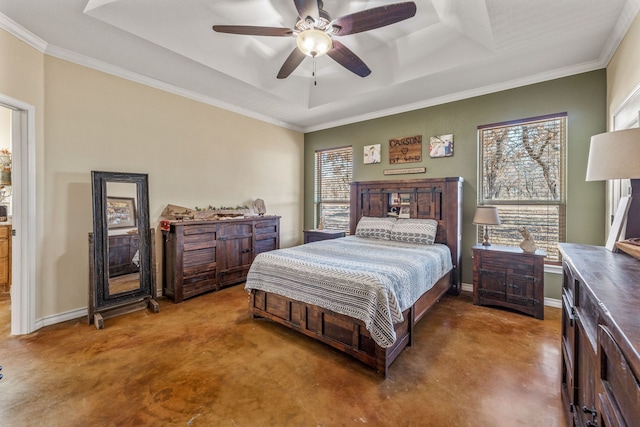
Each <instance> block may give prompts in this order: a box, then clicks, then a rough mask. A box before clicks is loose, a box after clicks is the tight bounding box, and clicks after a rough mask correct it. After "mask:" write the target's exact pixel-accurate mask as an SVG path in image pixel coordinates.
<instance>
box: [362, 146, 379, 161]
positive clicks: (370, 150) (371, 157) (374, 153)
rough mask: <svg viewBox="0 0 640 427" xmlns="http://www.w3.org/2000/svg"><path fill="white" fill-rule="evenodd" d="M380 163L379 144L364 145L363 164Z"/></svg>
mask: <svg viewBox="0 0 640 427" xmlns="http://www.w3.org/2000/svg"><path fill="white" fill-rule="evenodd" d="M371 163H380V144H374V145H365V146H364V164H365V165H368V164H371Z"/></svg>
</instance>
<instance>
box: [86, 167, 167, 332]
mask: <svg viewBox="0 0 640 427" xmlns="http://www.w3.org/2000/svg"><path fill="white" fill-rule="evenodd" d="M91 184H92V189H93V233H91V234H90V235H89V247H90V251H89V267H90V268H89V276H90V277H89V313H88V321H89V323H94V324H95V326H96V328H98V329H102V328H103V327H104V319H106V318H109V317H112V316H116V315H119V314H124V313H129V312H131V311H134V310H139V309H142V308H149V309H150V310H151V311H153V312H155V313H157V312H158V311H159V307H158V303H157V302H156V300H155V298H154V294H155V277H154V276H155V275H154V273H153V265H154V260H153V258H154V250H153V249H154V248H153V246H154V245H153V229H151V227H150V224H149V189H148V177H147V175H146V174H136V173H122V172H98V171H92V172H91Z"/></svg>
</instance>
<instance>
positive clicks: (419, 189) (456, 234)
mask: <svg viewBox="0 0 640 427" xmlns="http://www.w3.org/2000/svg"><path fill="white" fill-rule="evenodd" d="M463 181H464V179H463V178H462V177H450V178H427V179H407V180H391V181H364V182H352V183H351V204H350V221H349V230H350V233H351V234H355V232H356V226H357V225H358V221H359V220H360V218H361V217H363V216H371V217H386V216H388V215H389V213H390V212H392V210H395V209H396V208H397V209H400V210H402V212H408V213H409V217H410V218H430V219H435V220H437V221H438V232H437V235H436V242H438V243H442V244H445V245H447V246H449V249H450V250H451V259H452V261H453V272H452V274H451V281H452V291H451V292H453V293H455V294H456V295H457V294H459V293H460V291H461V289H462V285H461V269H460V267H461V266H460V261H461V258H462V256H461V245H462V183H463ZM396 202H398V203H396Z"/></svg>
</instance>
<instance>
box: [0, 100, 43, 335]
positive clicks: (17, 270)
mask: <svg viewBox="0 0 640 427" xmlns="http://www.w3.org/2000/svg"><path fill="white" fill-rule="evenodd" d="M0 104H1V105H2V106H3V107H6V108H9V109H10V110H12V112H11V150H12V171H11V184H12V187H13V188H12V198H13V199H12V221H11V225H12V229H13V231H12V234H13V236H12V242H11V243H12V263H11V269H12V271H11V273H12V283H11V334H12V335H24V334H29V333H31V332H33V331H35V330H36V314H35V312H36V310H35V307H36V292H35V288H36V286H35V271H36V250H35V249H36V190H35V184H36V179H35V175H36V170H35V169H36V168H35V166H36V161H35V147H36V138H35V133H36V125H35V111H36V109H35V107H34V106H33V105H31V104H27V103H25V102H22V101H20V100H17V99H15V98H11V97H9V96H6V95H4V94H2V93H0Z"/></svg>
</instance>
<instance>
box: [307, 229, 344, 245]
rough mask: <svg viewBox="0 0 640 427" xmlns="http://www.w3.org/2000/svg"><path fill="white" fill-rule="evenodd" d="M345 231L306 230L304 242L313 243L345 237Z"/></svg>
mask: <svg viewBox="0 0 640 427" xmlns="http://www.w3.org/2000/svg"><path fill="white" fill-rule="evenodd" d="M344 236H345V232H344V231H339V230H304V242H305V243H311V242H317V241H319V240H329V239H337V238H338V237H344Z"/></svg>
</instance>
